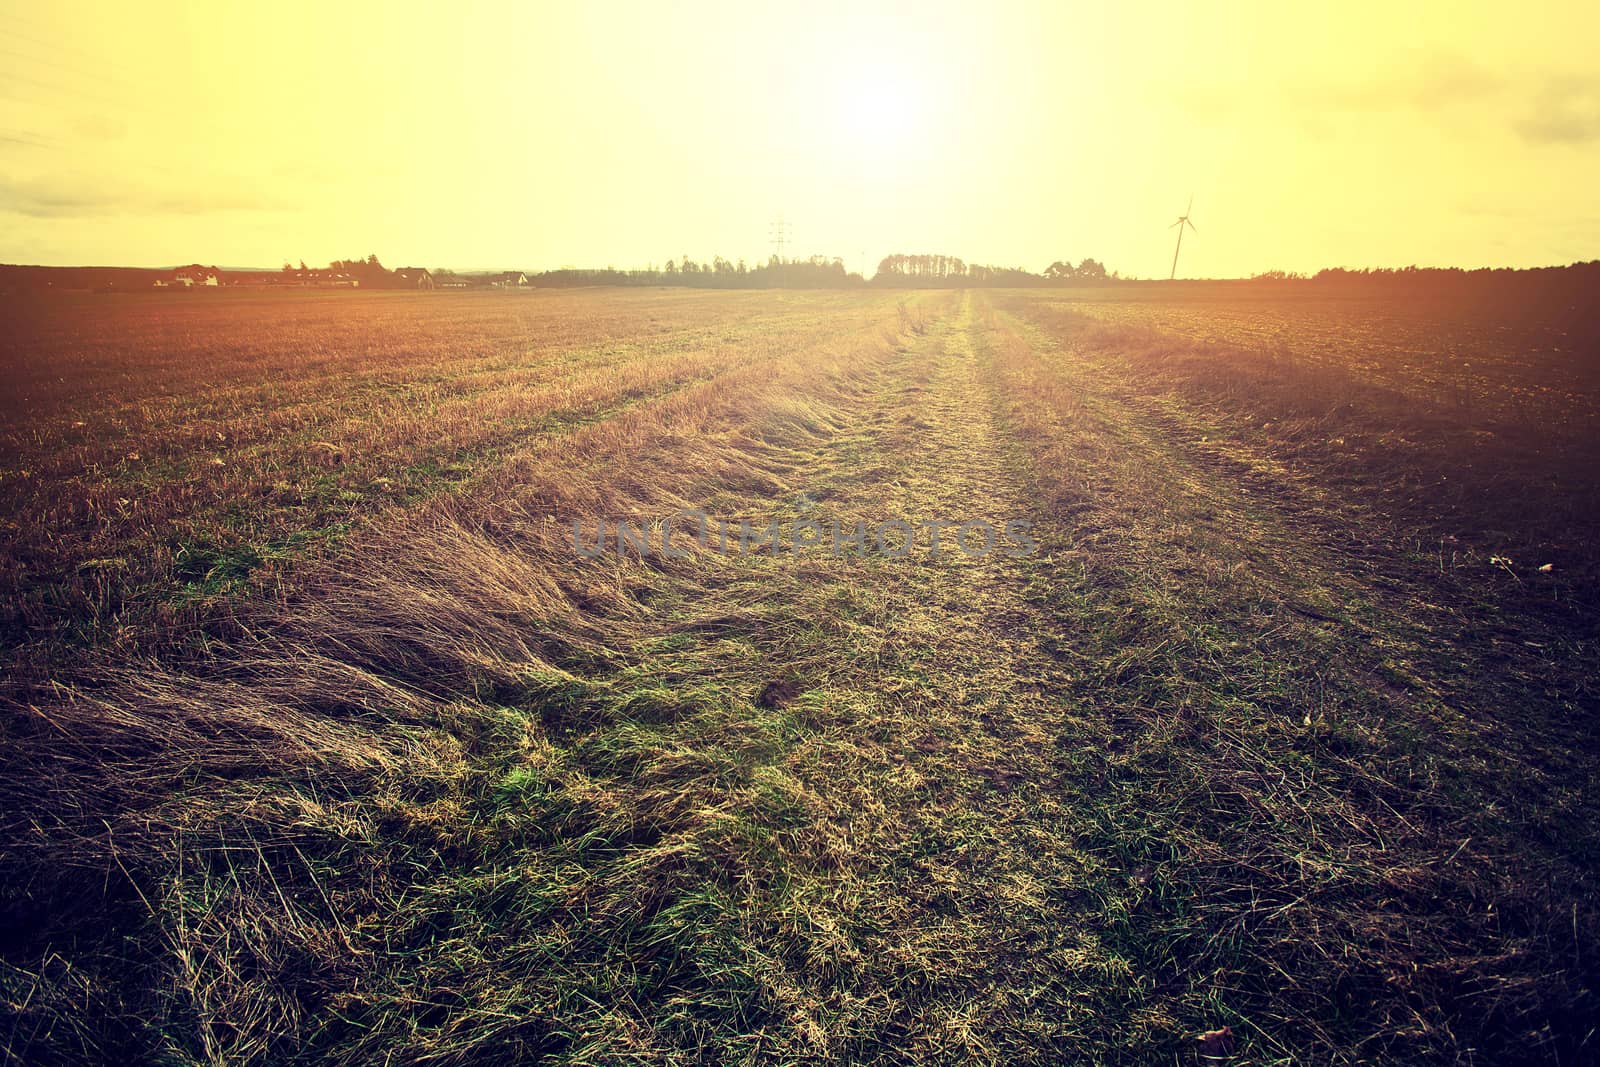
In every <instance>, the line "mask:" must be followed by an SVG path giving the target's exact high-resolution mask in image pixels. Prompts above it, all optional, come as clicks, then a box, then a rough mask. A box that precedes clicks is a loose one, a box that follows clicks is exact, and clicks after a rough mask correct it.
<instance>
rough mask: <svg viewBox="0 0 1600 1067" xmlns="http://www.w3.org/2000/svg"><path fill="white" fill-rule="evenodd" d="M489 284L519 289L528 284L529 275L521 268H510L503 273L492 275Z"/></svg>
mask: <svg viewBox="0 0 1600 1067" xmlns="http://www.w3.org/2000/svg"><path fill="white" fill-rule="evenodd" d="M489 284H490V285H492V286H494V287H495V288H496V289H519V288H521V287H522V286H525V285H527V284H528V276H527V275H526V274H524V273H522V272H521V271H520V270H508V271H506V272H504V273H503V274H494V275H490V277H489Z"/></svg>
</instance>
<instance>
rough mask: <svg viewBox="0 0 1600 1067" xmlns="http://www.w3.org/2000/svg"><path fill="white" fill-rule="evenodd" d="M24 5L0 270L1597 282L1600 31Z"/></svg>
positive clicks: (1348, 19) (802, 11) (1353, 21)
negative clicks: (1459, 268)
mask: <svg viewBox="0 0 1600 1067" xmlns="http://www.w3.org/2000/svg"><path fill="white" fill-rule="evenodd" d="M1300 7H1301V5H1296V4H1286V3H1283V2H1281V0H1276V2H1272V3H1228V4H1207V3H1201V2H1195V3H1187V2H1186V3H1180V4H1171V5H1157V4H1141V3H1111V2H1107V0H1096V2H1094V3H1088V4H1081V5H1080V4H1069V3H1065V2H1058V3H1035V4H1023V3H997V2H993V0H985V2H977V0H962V2H960V3H935V2H932V0H921V2H917V3H907V4H870V3H865V2H860V0H857V2H847V3H830V2H820V0H806V2H804V3H795V2H793V0H786V2H783V3H774V4H763V3H757V2H755V0H745V2H742V3H728V4H707V3H677V2H671V3H668V2H662V0H653V2H650V3H637V4H634V3H612V4H602V3H593V4H588V3H574V2H571V0H562V2H561V3H547V4H539V3H522V4H490V3H482V4H478V3H461V4H455V5H452V4H446V3H441V2H439V0H430V2H429V3H426V4H416V5H414V6H407V5H403V4H400V3H397V2H393V0H391V2H388V3H382V4H365V3H351V2H341V3H338V4H329V3H325V2H324V3H316V4H301V3H298V2H293V0H271V2H269V3H232V2H228V0H208V2H206V3H203V4H192V5H173V6H171V7H165V6H162V5H141V4H128V3H125V2H118V3H104V4H83V3H70V2H69V3H53V4H49V5H45V4H37V3H30V4H20V3H13V2H12V0H0V261H5V262H40V263H107V264H112V263H116V264H133V265H162V264H172V263H181V262H190V261H193V260H201V261H204V262H207V263H219V264H227V265H261V266H275V265H277V264H279V263H281V262H282V261H283V260H284V259H286V258H292V259H294V260H297V261H298V260H300V259H305V260H306V261H307V262H309V263H312V264H322V263H326V262H327V261H328V260H329V259H332V258H336V257H337V258H344V257H348V256H356V255H365V254H367V253H369V252H375V253H377V254H378V256H379V257H380V258H381V259H382V260H383V261H384V262H385V263H387V264H390V265H401V264H410V263H416V264H422V265H426V266H457V267H500V266H505V267H513V266H514V267H521V268H544V267H554V266H561V265H584V266H605V265H608V264H609V265H615V266H619V267H624V266H643V265H646V264H649V263H656V264H660V263H663V262H664V261H665V260H666V259H667V258H669V257H676V256H679V255H682V254H684V253H688V254H690V255H691V256H693V257H695V258H696V259H702V260H709V259H710V258H711V257H712V256H713V255H716V254H721V255H724V256H727V257H729V258H735V259H736V258H739V257H744V258H747V259H751V260H755V259H761V258H765V256H766V255H767V254H768V252H769V250H770V246H769V236H770V229H771V226H770V223H771V220H772V219H773V218H774V217H775V216H776V215H778V214H779V213H780V212H781V213H782V214H783V215H784V216H785V218H787V219H788V220H789V222H790V223H791V227H792V236H793V243H792V245H791V251H792V252H794V253H796V254H798V255H811V254H822V255H827V256H840V257H843V258H844V259H845V260H846V262H847V263H848V264H849V265H850V266H851V267H852V269H859V268H860V266H861V265H862V264H863V263H864V262H870V263H874V264H875V263H876V261H877V260H878V258H879V257H881V256H883V255H885V254H887V253H889V252H894V251H903V252H919V251H925V252H942V253H946V254H951V255H957V256H962V257H964V258H966V259H968V260H971V261H975V262H987V263H996V264H1005V265H1017V266H1024V267H1028V268H1030V269H1034V270H1038V269H1042V268H1043V267H1044V266H1045V265H1046V264H1048V263H1049V262H1050V261H1052V260H1054V259H1058V258H1070V259H1073V260H1078V259H1082V258H1083V257H1085V256H1093V257H1095V258H1097V259H1100V260H1102V261H1104V262H1105V263H1106V264H1107V265H1108V266H1109V267H1112V268H1115V269H1118V270H1120V271H1122V272H1123V273H1125V274H1132V275H1138V276H1160V277H1165V276H1166V273H1167V268H1168V265H1169V261H1170V258H1171V241H1172V231H1171V230H1169V229H1168V226H1169V225H1170V223H1171V222H1172V220H1173V218H1174V217H1176V215H1177V214H1178V213H1179V212H1180V211H1181V210H1182V208H1183V206H1184V204H1185V202H1186V201H1187V200H1188V197H1189V196H1190V194H1191V192H1192V193H1193V195H1194V216H1193V217H1194V222H1195V225H1196V226H1197V228H1198V232H1197V233H1194V234H1191V235H1190V237H1189V238H1188V239H1186V240H1185V242H1184V258H1183V263H1182V269H1181V271H1180V273H1183V274H1191V275H1212V276H1226V275H1238V274H1244V273H1253V272H1256V271H1261V270H1267V269H1273V268H1277V269H1287V270H1314V269H1316V268H1318V267H1322V266H1329V265H1350V266H1360V265H1389V266H1397V265H1404V264H1408V263H1413V262H1414V263H1422V264H1436V265H1451V264H1455V265H1465V266H1474V265H1490V264H1492V265H1512V266H1529V265H1537V264H1546V263H1564V262H1569V261H1572V260H1578V259H1590V258H1595V257H1600V203H1597V197H1596V193H1595V190H1596V189H1600V66H1597V64H1596V61H1595V58H1594V57H1595V48H1596V45H1597V43H1600V5H1597V4H1594V3H1592V2H1587V3H1544V4H1539V3H1535V4H1531V5H1521V7H1522V9H1523V10H1522V12H1521V13H1520V14H1514V13H1513V11H1514V10H1515V9H1514V7H1513V5H1507V4H1504V3H1495V4H1489V3H1470V4H1464V3H1448V4H1447V3H1438V4H1407V3H1404V2H1401V0H1380V2H1369V0H1347V2H1343V3H1338V4H1328V5H1324V6H1323V7H1321V8H1320V9H1319V10H1317V11H1316V12H1314V13H1307V12H1304V11H1301V10H1299V8H1300Z"/></svg>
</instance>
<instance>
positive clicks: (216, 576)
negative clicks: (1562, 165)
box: [0, 286, 1600, 1065]
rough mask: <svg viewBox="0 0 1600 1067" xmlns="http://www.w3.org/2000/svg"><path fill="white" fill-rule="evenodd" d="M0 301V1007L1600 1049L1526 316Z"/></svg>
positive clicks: (143, 1055) (602, 1040) (853, 1038)
mask: <svg viewBox="0 0 1600 1067" xmlns="http://www.w3.org/2000/svg"><path fill="white" fill-rule="evenodd" d="M0 299H4V298H0ZM0 315H3V316H4V324H3V330H0V338H3V339H0V345H3V346H4V347H3V353H0V360H3V363H4V366H3V368H0V371H3V373H4V375H5V379H6V381H7V383H8V384H7V386H6V388H5V391H4V394H3V395H0V410H3V412H4V415H5V423H4V429H3V438H0V486H3V493H0V523H3V529H4V531H5V537H4V539H3V543H0V582H3V583H4V592H5V603H6V608H5V612H6V614H5V617H4V619H3V629H0V633H3V639H4V645H5V647H4V650H3V654H4V655H5V656H6V662H7V679H6V682H5V688H4V691H3V693H0V696H3V698H4V702H5V705H4V717H3V720H0V721H3V723H4V734H3V736H0V742H3V753H4V755H3V757H0V758H3V759H4V761H5V766H4V772H3V775H0V842H3V844H0V902H3V909H0V914H3V922H4V925H3V935H0V1003H3V1005H4V1012H5V1015H6V1016H7V1017H6V1018H5V1019H4V1020H0V1048H3V1049H4V1050H5V1052H6V1054H7V1056H8V1058H10V1059H13V1060H15V1061H17V1062H26V1063H82V1062H113V1061H120V1062H163V1063H174V1064H190V1063H193V1064H202V1063H203V1064H221V1063H228V1064H234V1063H301V1062H306V1063H311V1062H316V1063H348V1064H367V1063H377V1062H382V1063H393V1064H455V1063H509V1062H517V1061H518V1060H519V1058H520V1059H522V1060H526V1061H530V1062H531V1061H534V1060H537V1059H540V1058H541V1057H542V1058H544V1059H547V1060H548V1062H551V1063H560V1064H588V1063H698V1062H706V1063H728V1062H813V1061H815V1062H825V1063H858V1062H923V1061H930V1062H1005V1063H1061V1062H1082V1063H1129V1064H1132V1063H1190V1062H1218V1063H1220V1062H1227V1063H1238V1064H1247V1063H1394V1064H1414V1063H1467V1064H1484V1065H1488V1064H1506V1063H1522V1062H1538V1063H1557V1064H1575V1063H1583V1062H1594V1061H1595V1060H1596V1059H1597V1058H1600V1034H1596V1032H1595V1023H1594V1020H1595V1019H1597V1018H1600V990H1597V980H1600V889H1597V886H1596V874H1597V871H1600V781H1597V773H1600V762H1597V759H1596V757H1597V755H1600V745H1597V743H1596V737H1595V722H1596V712H1597V710H1600V692H1597V684H1600V683H1597V680H1596V676H1595V672H1594V669H1593V664H1594V662H1595V656H1596V643H1597V637H1600V631H1597V627H1596V611H1597V609H1600V593H1597V584H1596V583H1597V581H1600V507H1597V506H1596V501H1597V499H1600V421H1597V420H1600V345H1597V336H1600V335H1597V332H1596V331H1595V330H1594V329H1593V323H1592V322H1586V321H1584V320H1583V319H1582V317H1581V316H1574V317H1572V318H1570V319H1563V318H1561V317H1560V316H1554V317H1548V316H1547V317H1537V318H1531V317H1530V316H1528V315H1527V314H1525V313H1522V312H1520V311H1519V310H1518V309H1515V308H1508V307H1496V306H1493V305H1492V304H1490V305H1485V304H1483V303H1481V302H1480V303H1474V304H1473V305H1472V306H1451V305H1448V304H1444V303H1439V302H1437V301H1435V302H1433V303H1429V304H1418V303H1414V302H1408V301H1403V300H1400V299H1398V298H1380V297H1363V298H1356V297H1349V296H1346V297H1341V298H1337V299H1335V298H1315V297H1306V296H1290V295H1278V296H1274V295H1271V294H1267V295H1262V294H1261V293H1260V292H1259V291H1256V290H1249V291H1246V290H1241V289H1234V290H1223V289H1208V288H1206V287H1204V286H1193V287H1177V288H1176V289H1159V288H1143V289H1139V288H1127V289H1040V290H992V291H987V290H919V291H904V292H884V291H881V290H852V291H841V292H831V293H828V292H822V293H808V292H783V293H775V292H759V291H752V292H715V291H686V290H670V289H644V290H605V289H587V290H574V291H563V292H551V291H535V292H533V293H530V294H524V293H515V292H511V293H504V292H460V293H402V292H389V293H352V292H324V293H315V292H303V293H256V294H250V293H241V292H220V293H173V294H121V295H99V294H95V295H91V294H79V295H72V294H50V295H47V296H40V297H33V298H28V299H26V300H24V299H21V298H15V299H10V300H7V301H6V302H5V303H4V304H0ZM684 509H698V510H700V511H703V512H704V513H705V514H707V515H709V516H711V517H715V518H720V519H724V520H727V521H729V522H732V523H734V524H737V523H739V522H740V521H743V522H745V523H746V524H747V526H746V529H747V530H768V529H769V524H771V523H774V522H776V523H778V524H779V525H778V536H777V537H776V539H775V542H768V541H765V540H763V539H761V538H750V539H741V538H740V537H739V536H738V535H737V534H736V535H735V536H734V538H733V542H734V543H733V544H732V545H731V546H724V545H719V544H718V543H717V541H716V539H715V538H707V539H705V540H706V543H704V544H702V543H699V542H697V541H696V540H695V539H693V538H691V537H689V536H688V533H689V532H690V531H692V529H693V527H692V526H690V527H689V530H685V529H684V528H683V524H681V523H680V524H679V525H677V526H676V527H675V529H677V530H678V531H679V532H678V533H677V534H676V535H674V536H673V538H672V539H671V540H670V541H669V542H667V543H668V544H669V546H671V547H673V548H674V549H675V551H674V552H672V553H671V554H668V553H666V552H662V551H660V550H659V549H660V546H661V545H662V543H663V538H665V536H666V535H665V534H664V533H663V531H662V529H661V525H660V524H661V523H662V521H664V520H666V519H668V518H672V517H674V516H676V515H678V514H679V513H680V512H681V511H683V510H684ZM574 519H577V520H579V522H580V527H581V531H582V533H581V536H579V537H578V539H577V543H576V544H574V540H573V538H574V532H573V526H572V521H573V520H574ZM602 519H603V520H605V521H607V522H608V523H610V522H613V521H614V520H628V521H629V522H630V523H632V524H634V526H635V527H637V528H638V529H640V530H643V531H645V535H646V536H648V537H649V538H650V539H651V544H652V550H651V551H648V552H641V551H639V550H638V548H637V547H636V546H630V547H624V548H621V549H618V548H616V546H615V545H613V547H612V549H610V550H607V551H604V552H600V553H599V554H585V552H584V551H582V549H583V548H584V541H585V539H586V538H587V539H592V538H593V534H594V530H595V523H596V522H597V521H598V520H602ZM857 522H861V523H865V524H866V527H867V529H868V531H869V532H868V533H867V534H866V535H865V536H864V538H863V540H862V542H861V543H856V542H852V541H850V540H849V539H848V535H849V534H850V533H851V532H852V531H853V530H854V524H856V523H857ZM896 522H905V523H907V524H908V526H909V527H911V528H912V529H911V531H910V532H911V533H912V534H913V540H912V542H911V543H910V544H909V545H908V546H905V547H906V549H907V550H906V551H904V552H903V553H901V552H884V551H879V550H877V545H876V543H875V541H874V540H873V533H872V531H876V532H879V533H881V532H883V531H884V530H885V529H886V524H887V525H891V526H892V525H893V524H894V523H896ZM977 522H986V523H989V524H991V525H992V526H993V527H995V528H1002V527H1004V526H1005V524H1007V523H1025V524H1027V525H1026V527H1025V529H1026V531H1027V537H1028V539H1029V540H1030V541H1031V546H1032V547H1033V548H1034V549H1035V550H1034V551H1032V552H1024V551H1022V550H1021V548H1020V546H1021V544H1022V542H1021V541H1020V540H1019V539H1017V538H1013V539H1012V540H1011V541H1009V542H1004V541H1002V542H1001V543H998V544H995V545H993V546H992V547H989V549H988V550H987V551H984V552H977V551H971V550H967V549H966V548H964V547H963V546H965V545H967V544H968V542H967V541H964V540H954V541H953V539H956V538H959V537H961V536H962V531H961V530H960V528H959V526H958V524H961V523H977ZM925 523H932V524H948V525H947V526H944V528H943V531H942V536H943V539H944V540H943V547H942V549H941V550H935V548H934V545H933V531H932V529H931V528H930V527H928V526H919V525H918V524H925ZM736 528H737V526H736ZM1019 528H1020V527H1019ZM836 529H842V530H843V531H844V533H845V535H846V540H844V541H843V542H842V543H841V542H838V541H837V537H836V535H835V533H834V531H835V530H836ZM818 530H824V531H827V536H826V538H825V539H824V540H823V542H822V543H821V544H805V543H804V542H805V541H807V540H808V533H815V532H816V531H818ZM1008 546H1009V547H1011V548H1016V549H1018V550H1017V551H1008V550H1006V549H1007V547H1008ZM836 548H837V550H835V549H836ZM1224 1027H1226V1028H1227V1031H1228V1032H1227V1034H1226V1035H1223V1034H1220V1033H1218V1031H1221V1030H1222V1029H1223V1028H1224ZM1202 1035H1207V1036H1204V1037H1203V1038H1202Z"/></svg>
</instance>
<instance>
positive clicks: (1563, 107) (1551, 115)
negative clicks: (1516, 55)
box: [1514, 78, 1600, 144]
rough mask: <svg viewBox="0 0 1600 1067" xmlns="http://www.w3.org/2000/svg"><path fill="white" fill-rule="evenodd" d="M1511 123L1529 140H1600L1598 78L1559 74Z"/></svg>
mask: <svg viewBox="0 0 1600 1067" xmlns="http://www.w3.org/2000/svg"><path fill="white" fill-rule="evenodd" d="M1514 125H1515V128H1516V131H1517V133H1519V134H1520V135H1521V136H1522V139H1523V140H1525V141H1528V142H1530V143H1532V144H1587V143H1588V142H1590V141H1600V80H1596V79H1587V80H1586V79H1580V78H1560V79H1556V80H1554V81H1551V82H1549V83H1547V84H1546V85H1545V87H1544V89H1543V90H1542V91H1541V92H1540V93H1539V95H1538V97H1537V98H1536V99H1535V101H1534V103H1533V106H1532V108H1531V110H1530V112H1529V113H1528V114H1527V115H1525V116H1523V117H1522V118H1521V119H1519V120H1517V122H1516V123H1515V124H1514Z"/></svg>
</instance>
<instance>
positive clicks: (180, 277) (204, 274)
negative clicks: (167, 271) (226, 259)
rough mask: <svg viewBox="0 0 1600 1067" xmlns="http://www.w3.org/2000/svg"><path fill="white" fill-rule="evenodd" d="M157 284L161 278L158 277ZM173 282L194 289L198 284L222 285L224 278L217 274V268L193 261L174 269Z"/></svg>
mask: <svg viewBox="0 0 1600 1067" xmlns="http://www.w3.org/2000/svg"><path fill="white" fill-rule="evenodd" d="M157 284H160V279H157ZM171 284H172V285H175V286H181V287H182V288H184V289H193V288H194V287H195V286H197V285H203V286H218V285H221V284H222V279H221V278H219V277H218V276H217V268H215V267H202V266H201V265H200V264H198V263H193V264H190V265H189V266H187V267H179V268H178V269H177V270H175V271H173V272H172V278H171Z"/></svg>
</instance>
